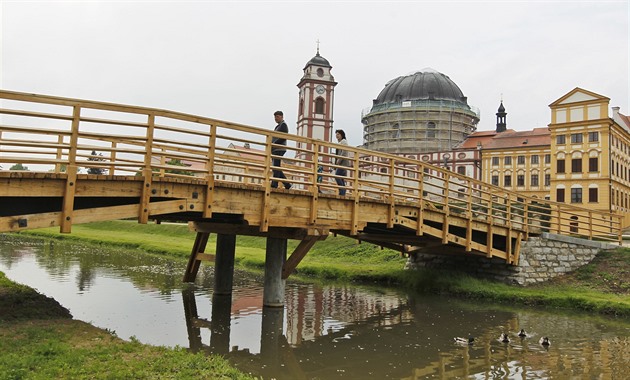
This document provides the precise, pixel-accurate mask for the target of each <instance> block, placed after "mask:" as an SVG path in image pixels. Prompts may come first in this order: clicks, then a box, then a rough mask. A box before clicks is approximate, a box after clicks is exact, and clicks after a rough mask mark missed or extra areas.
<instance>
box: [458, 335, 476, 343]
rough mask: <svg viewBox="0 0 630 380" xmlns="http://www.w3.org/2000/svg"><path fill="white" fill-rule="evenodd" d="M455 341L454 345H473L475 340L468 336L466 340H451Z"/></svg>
mask: <svg viewBox="0 0 630 380" xmlns="http://www.w3.org/2000/svg"><path fill="white" fill-rule="evenodd" d="M453 339H454V340H455V343H457V344H473V343H474V342H475V338H473V337H472V336H469V337H468V339H466V338H460V337H457V338H453Z"/></svg>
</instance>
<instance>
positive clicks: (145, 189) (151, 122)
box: [138, 114, 155, 224]
mask: <svg viewBox="0 0 630 380" xmlns="http://www.w3.org/2000/svg"><path fill="white" fill-rule="evenodd" d="M147 124H148V127H147V134H146V146H145V148H146V154H145V156H144V169H143V170H142V175H143V177H144V184H143V185H142V196H141V197H140V207H139V209H138V211H139V212H140V213H139V215H138V221H139V222H140V223H141V224H147V222H148V221H149V202H150V201H151V190H152V189H151V182H152V180H153V170H152V169H151V164H152V158H153V155H152V152H153V149H152V148H151V146H152V145H153V134H154V130H155V115H153V114H150V115H148V120H147Z"/></svg>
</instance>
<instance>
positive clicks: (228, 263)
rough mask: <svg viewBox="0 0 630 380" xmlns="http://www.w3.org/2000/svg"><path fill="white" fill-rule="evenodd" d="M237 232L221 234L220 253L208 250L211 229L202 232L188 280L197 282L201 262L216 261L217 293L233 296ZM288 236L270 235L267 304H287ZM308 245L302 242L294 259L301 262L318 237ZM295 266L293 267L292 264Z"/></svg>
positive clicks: (267, 257) (266, 282)
mask: <svg viewBox="0 0 630 380" xmlns="http://www.w3.org/2000/svg"><path fill="white" fill-rule="evenodd" d="M236 236H237V235H236V234H229V233H217V242H216V254H215V255H210V254H207V253H205V252H204V251H205V249H206V245H207V243H208V239H209V237H210V232H209V231H206V230H202V231H198V232H197V236H196V238H195V242H194V244H193V248H192V252H191V254H190V258H189V260H188V266H187V268H186V273H185V274H184V278H183V281H184V282H194V281H195V278H196V277H197V273H198V272H199V266H200V264H201V261H214V269H215V270H214V293H213V296H229V295H231V294H232V288H233V285H234V260H235V255H236ZM287 240H288V239H287V238H284V237H278V235H274V236H267V237H266V252H265V275H264V290H263V292H264V294H263V306H265V307H279V308H281V307H284V290H285V284H286V278H287V277H288V275H287V273H286V272H288V271H290V270H289V269H288V268H287V266H286V262H287ZM306 241H307V242H308V244H300V249H298V250H297V251H298V252H299V254H298V255H296V257H299V258H294V259H293V261H292V265H297V263H298V262H299V260H300V259H301V258H302V257H303V256H304V255H305V254H306V252H307V251H308V249H309V248H310V247H311V246H312V245H313V244H314V241H315V240H314V239H311V240H306ZM291 267H292V268H293V266H291Z"/></svg>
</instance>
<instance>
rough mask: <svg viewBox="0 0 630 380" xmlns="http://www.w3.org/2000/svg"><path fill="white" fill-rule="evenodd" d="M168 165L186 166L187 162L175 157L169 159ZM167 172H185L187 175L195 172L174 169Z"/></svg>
mask: <svg viewBox="0 0 630 380" xmlns="http://www.w3.org/2000/svg"><path fill="white" fill-rule="evenodd" d="M166 164H167V165H173V166H184V167H185V166H186V164H184V163H183V162H182V161H181V160H177V159H175V158H173V159H171V160H169V161H167V162H166ZM166 173H173V174H185V175H193V174H194V173H193V172H191V171H187V170H176V169H175V170H173V169H168V170H166Z"/></svg>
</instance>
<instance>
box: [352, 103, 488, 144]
mask: <svg viewBox="0 0 630 380" xmlns="http://www.w3.org/2000/svg"><path fill="white" fill-rule="evenodd" d="M479 120H480V114H479V111H478V110H477V109H474V108H473V107H470V106H468V105H467V104H466V103H462V102H459V101H454V100H430V99H420V100H407V101H401V102H393V103H384V104H379V105H376V106H374V107H372V109H371V110H370V111H369V112H367V113H364V114H362V115H361V121H362V123H363V125H364V128H363V147H364V148H366V149H371V150H376V151H380V152H388V153H407V154H409V153H422V152H434V151H444V150H451V149H452V148H453V147H454V146H456V145H457V144H459V143H460V142H462V141H464V140H465V139H466V137H467V136H468V135H470V134H471V133H473V132H475V130H476V129H477V123H478V122H479Z"/></svg>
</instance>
